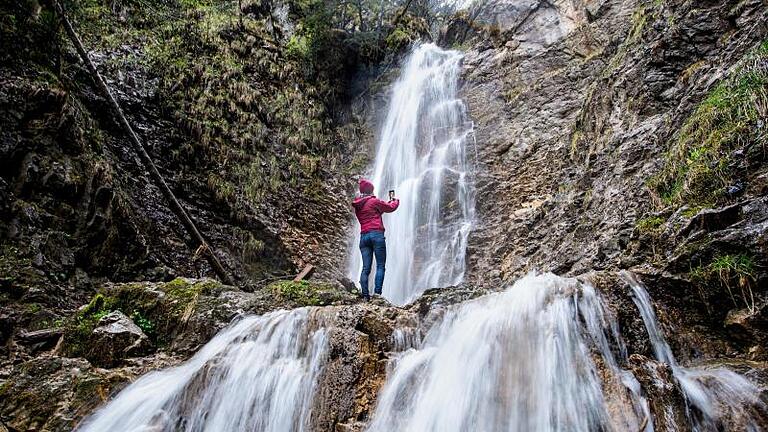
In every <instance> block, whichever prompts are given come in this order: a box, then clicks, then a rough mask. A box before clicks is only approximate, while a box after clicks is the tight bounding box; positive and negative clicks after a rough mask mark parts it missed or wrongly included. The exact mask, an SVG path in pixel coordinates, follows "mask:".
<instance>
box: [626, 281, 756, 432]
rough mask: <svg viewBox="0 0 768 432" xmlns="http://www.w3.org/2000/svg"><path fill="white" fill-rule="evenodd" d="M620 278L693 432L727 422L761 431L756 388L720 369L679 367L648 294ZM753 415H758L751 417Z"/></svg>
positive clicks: (714, 431)
mask: <svg viewBox="0 0 768 432" xmlns="http://www.w3.org/2000/svg"><path fill="white" fill-rule="evenodd" d="M622 277H623V278H624V280H625V281H627V283H629V285H630V287H631V288H632V292H633V294H634V296H633V298H632V299H633V300H634V302H635V304H636V305H637V308H638V309H639V310H640V315H641V317H642V318H643V323H644V324H645V328H646V329H647V330H648V335H649V338H650V340H651V345H652V346H653V351H654V355H655V356H656V359H658V360H659V361H661V362H663V363H666V364H667V365H669V367H670V368H671V369H672V374H673V376H674V377H675V379H676V380H677V382H678V383H679V385H680V388H681V390H682V391H683V396H684V397H685V402H686V404H687V407H686V408H687V412H686V414H687V415H688V418H689V420H690V422H691V424H692V427H693V431H694V432H717V431H720V430H723V428H722V427H721V426H720V425H721V422H723V421H724V420H726V421H727V420H729V419H730V420H731V421H733V420H738V421H740V422H743V423H746V427H747V428H748V429H747V430H748V431H759V430H762V428H761V426H760V425H759V424H758V420H756V419H755V417H759V413H761V412H762V413H766V410H767V409H768V407H766V404H765V403H764V402H763V401H762V400H761V399H760V393H761V391H760V389H759V388H758V387H757V386H755V385H754V384H752V383H751V382H750V381H749V380H747V379H746V378H744V377H743V376H741V375H739V374H737V373H735V372H733V371H731V370H730V369H727V368H724V367H716V368H709V369H708V368H695V367H693V368H686V367H682V366H680V365H679V364H678V363H677V360H675V357H674V355H673V354H672V349H671V348H670V347H669V344H667V341H666V339H665V338H664V335H663V334H662V332H661V330H660V329H659V326H658V320H657V319H656V313H655V312H654V310H653V305H652V303H651V298H650V296H649V295H648V291H646V289H645V287H644V286H643V285H642V284H641V283H640V282H639V281H638V280H637V278H636V277H635V276H634V275H632V274H631V273H628V272H623V273H622ZM691 408H694V409H695V410H692V409H691ZM755 413H758V415H757V416H755V415H754V414H755Z"/></svg>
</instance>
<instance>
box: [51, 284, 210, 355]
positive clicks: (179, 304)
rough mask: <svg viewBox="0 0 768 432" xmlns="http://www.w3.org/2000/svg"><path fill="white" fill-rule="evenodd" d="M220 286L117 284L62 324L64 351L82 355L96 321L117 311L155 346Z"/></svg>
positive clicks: (99, 294)
mask: <svg viewBox="0 0 768 432" xmlns="http://www.w3.org/2000/svg"><path fill="white" fill-rule="evenodd" d="M221 286H222V285H221V284H220V283H219V282H217V281H214V280H210V279H207V280H194V281H192V280H188V279H183V278H176V279H174V280H172V281H170V282H167V283H164V284H160V285H159V286H157V289H155V288H154V287H153V286H152V285H147V284H143V283H129V284H120V285H116V286H114V287H112V288H109V289H107V290H106V291H104V292H101V293H98V294H96V295H94V296H93V298H92V299H91V301H90V302H89V303H88V304H87V305H86V306H84V307H83V308H82V309H81V310H80V311H78V312H77V313H76V314H75V315H74V316H73V317H72V318H70V319H69V320H68V321H67V322H66V323H65V328H66V337H65V350H66V352H67V353H68V354H69V355H74V356H81V355H84V353H85V351H84V350H86V349H92V348H93V347H91V346H90V344H89V343H88V341H89V339H90V337H91V333H92V332H93V329H94V328H96V327H97V326H98V323H99V320H101V318H103V317H104V316H106V315H107V314H109V313H110V312H114V311H121V312H123V313H124V314H125V315H127V316H129V317H130V318H131V319H132V320H133V322H134V323H135V324H136V325H137V326H138V327H139V328H141V330H142V331H143V332H144V333H145V334H146V335H147V336H148V337H149V339H150V341H152V342H153V343H155V344H163V343H165V342H166V341H167V339H168V337H169V336H170V335H171V333H172V332H173V331H175V329H176V328H177V327H178V326H179V325H181V324H183V323H184V322H185V321H186V320H187V319H188V318H189V315H190V314H191V313H192V312H193V311H194V308H195V306H196V305H197V301H198V299H199V297H200V296H201V295H213V294H215V293H216V291H217V290H218V289H220V288H221Z"/></svg>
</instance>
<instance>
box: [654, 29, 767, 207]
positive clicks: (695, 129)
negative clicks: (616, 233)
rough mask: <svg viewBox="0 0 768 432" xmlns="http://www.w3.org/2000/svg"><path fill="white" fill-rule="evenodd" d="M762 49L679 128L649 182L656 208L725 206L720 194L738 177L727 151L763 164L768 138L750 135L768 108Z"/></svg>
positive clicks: (752, 55) (754, 133)
mask: <svg viewBox="0 0 768 432" xmlns="http://www.w3.org/2000/svg"><path fill="white" fill-rule="evenodd" d="M765 45H766V44H765V43H763V44H762V45H760V46H759V47H758V48H757V49H755V50H753V52H751V53H750V54H748V55H747V56H746V57H745V58H744V59H743V60H742V61H741V63H740V64H739V67H738V68H737V71H736V72H735V73H734V74H733V75H732V76H731V77H730V78H728V79H726V80H725V81H723V82H722V83H720V84H719V85H718V86H717V87H715V89H714V90H712V91H711V92H710V94H709V95H708V96H707V98H706V99H705V100H704V101H703V102H702V103H701V104H700V105H699V107H698V108H697V109H696V110H695V111H694V113H693V115H691V117H690V118H689V119H688V120H687V121H686V122H685V124H684V125H683V127H682V129H681V130H680V132H679V133H678V135H677V138H676V140H675V141H674V142H673V143H672V145H671V146H670V150H669V151H668V152H667V155H666V164H665V167H664V169H663V170H662V172H661V173H659V174H658V175H656V176H654V177H653V178H651V179H650V180H649V187H650V188H651V189H652V190H653V191H655V192H656V193H657V194H658V196H659V197H660V198H661V201H662V203H664V204H667V205H670V204H682V203H687V204H690V205H692V206H713V205H716V204H718V203H721V202H723V201H726V200H727V197H726V196H725V188H726V187H727V186H728V185H730V184H733V183H734V182H735V181H736V180H739V179H740V176H742V175H743V174H744V173H743V172H741V170H739V169H738V168H736V165H735V164H734V163H733V162H734V161H733V159H732V154H733V151H734V150H736V149H743V150H744V152H743V153H744V154H747V155H752V154H753V153H754V155H753V157H755V158H758V159H761V160H762V159H764V155H763V153H764V152H763V151H762V150H760V149H762V148H764V146H765V145H767V144H768V138H767V137H766V136H765V135H764V134H763V135H761V134H758V133H756V131H757V123H758V122H759V121H760V111H759V108H758V107H759V106H765V104H766V103H768V70H767V69H766V68H765V67H764V61H765V58H766V57H768V51H766V48H765ZM753 149H756V150H755V151H754V152H752V150H753Z"/></svg>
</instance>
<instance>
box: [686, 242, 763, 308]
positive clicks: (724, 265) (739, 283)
mask: <svg viewBox="0 0 768 432" xmlns="http://www.w3.org/2000/svg"><path fill="white" fill-rule="evenodd" d="M690 277H691V280H692V281H693V282H694V283H696V284H697V285H699V289H700V291H701V290H702V289H703V288H704V287H705V286H711V285H716V286H719V287H722V288H725V289H726V291H727V292H728V295H729V296H730V298H731V301H732V302H733V305H734V306H735V307H739V306H740V305H743V306H746V307H747V308H749V309H750V310H754V308H755V296H754V293H753V291H752V287H753V285H754V283H755V282H756V278H755V261H754V257H753V256H752V255H748V254H743V253H742V254H727V255H719V256H717V257H715V258H714V259H713V260H712V261H711V262H709V263H708V264H706V265H700V266H698V267H695V268H693V269H692V270H691V272H690ZM735 289H738V290H739V292H738V295H736V294H734V291H735Z"/></svg>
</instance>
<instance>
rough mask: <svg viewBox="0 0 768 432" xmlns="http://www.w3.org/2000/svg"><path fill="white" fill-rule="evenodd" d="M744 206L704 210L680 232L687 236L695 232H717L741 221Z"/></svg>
mask: <svg viewBox="0 0 768 432" xmlns="http://www.w3.org/2000/svg"><path fill="white" fill-rule="evenodd" d="M741 207H742V204H741V203H738V204H733V205H730V206H727V207H721V208H717V209H704V210H702V211H700V212H698V213H697V214H696V215H695V216H693V217H692V218H691V220H690V221H689V222H688V224H687V225H686V226H685V227H683V228H682V229H681V230H680V235H682V236H685V235H688V234H689V233H691V232H692V231H694V230H703V231H716V230H721V229H724V228H726V227H728V226H730V225H733V224H734V223H736V222H737V221H738V220H739V216H740V215H741Z"/></svg>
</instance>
